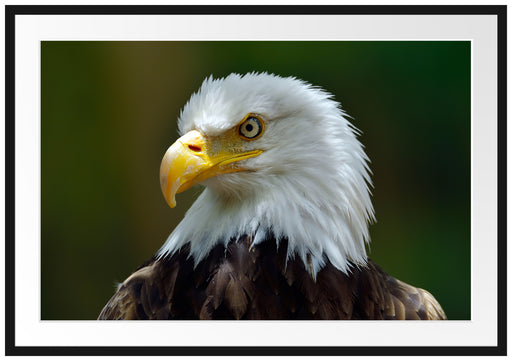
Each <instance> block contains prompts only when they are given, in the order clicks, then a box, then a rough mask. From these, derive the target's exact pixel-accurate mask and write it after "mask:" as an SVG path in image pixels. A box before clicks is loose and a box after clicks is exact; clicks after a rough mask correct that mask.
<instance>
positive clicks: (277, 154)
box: [159, 73, 373, 277]
mask: <svg viewBox="0 0 512 361" xmlns="http://www.w3.org/2000/svg"><path fill="white" fill-rule="evenodd" d="M179 130H180V133H181V135H182V137H181V138H180V139H178V140H177V141H176V142H175V143H174V144H173V145H172V146H171V147H170V148H169V150H168V151H167V153H166V154H165V156H164V159H163V161H162V166H161V170H160V176H161V178H160V180H161V186H162V191H163V193H164V196H165V198H166V199H167V201H168V203H169V205H170V206H171V207H174V205H175V201H174V195H175V194H176V193H178V192H181V191H184V190H186V189H188V188H189V187H191V186H192V185H195V184H198V183H202V184H203V185H205V186H206V188H205V190H204V191H203V193H202V194H201V195H200V196H199V198H198V199H197V200H196V202H195V203H194V204H193V205H192V207H191V208H190V209H189V211H188V212H187V214H186V215H185V218H184V219H183V221H182V222H181V223H180V224H179V225H178V226H177V227H176V229H175V230H174V232H173V233H172V234H171V235H170V236H169V238H168V240H167V242H166V243H165V244H164V246H163V247H162V249H161V250H160V252H159V255H160V256H166V255H169V254H171V253H172V252H174V251H175V250H177V249H179V248H180V247H182V246H183V245H185V244H186V243H188V242H190V245H191V256H193V257H194V260H195V262H196V264H197V263H198V262H199V261H200V260H202V259H203V258H204V257H205V256H206V255H208V253H209V251H210V250H211V248H212V247H213V246H214V245H216V244H218V243H219V242H223V243H226V244H227V243H228V242H229V241H230V240H233V238H235V239H236V238H238V237H241V236H244V235H249V236H251V237H252V239H253V243H254V244H258V243H259V242H262V241H263V240H265V239H266V238H267V237H268V235H269V234H272V235H273V236H274V237H275V239H276V240H277V242H279V240H281V239H283V238H286V239H287V240H288V257H300V258H301V259H302V260H303V261H304V264H305V265H306V267H307V268H308V269H309V271H310V273H311V274H312V275H313V277H315V276H316V273H317V272H318V271H319V270H320V269H321V268H322V267H323V266H324V265H325V261H326V259H328V260H329V261H330V262H331V263H332V264H333V265H334V266H335V267H337V268H338V269H340V270H342V271H343V272H348V270H349V266H350V263H355V264H362V263H364V262H365V261H366V250H365V243H366V242H369V233H368V223H369V221H371V220H372V219H373V207H372V203H371V200H370V192H369V185H370V179H369V169H368V166H367V162H368V158H367V156H366V154H365V153H364V151H363V148H362V146H361V144H360V143H359V141H358V140H357V138H356V135H357V133H358V131H357V129H355V128H354V127H353V126H352V125H351V124H350V123H349V122H348V120H347V116H346V114H345V113H344V112H343V111H342V110H341V108H340V105H339V103H337V102H336V101H334V100H332V96H331V95H330V94H329V93H327V92H326V91H324V90H322V89H320V88H317V87H314V86H312V85H310V84H308V83H306V82H304V81H301V80H298V79H296V78H292V77H289V78H282V77H279V76H276V75H271V74H266V73H249V74H246V75H243V76H242V75H239V74H231V75H229V76H227V77H226V78H222V79H212V78H211V77H210V78H208V79H206V80H205V81H204V83H203V84H202V86H201V88H200V89H199V91H197V92H196V93H195V94H193V95H192V97H191V98H190V100H189V102H188V103H187V104H186V105H185V107H184V109H183V111H182V112H181V115H180V119H179ZM308 259H309V260H308Z"/></svg>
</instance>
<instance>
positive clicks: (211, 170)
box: [160, 130, 262, 208]
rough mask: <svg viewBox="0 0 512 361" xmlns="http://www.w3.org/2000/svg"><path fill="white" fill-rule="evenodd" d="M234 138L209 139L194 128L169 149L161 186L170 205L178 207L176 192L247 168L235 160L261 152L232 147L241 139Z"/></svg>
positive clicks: (163, 163)
mask: <svg viewBox="0 0 512 361" xmlns="http://www.w3.org/2000/svg"><path fill="white" fill-rule="evenodd" d="M233 138H234V137H233V136H229V137H227V138H226V137H222V138H221V137H219V139H215V138H209V137H205V136H203V135H202V134H201V133H199V132H198V131H197V130H192V131H190V132H188V133H187V134H185V135H184V136H182V137H181V138H179V139H178V140H177V141H176V142H175V143H174V144H173V145H171V146H170V147H169V149H167V152H165V155H164V157H163V159H162V164H161V165H160V187H161V188H162V193H163V194H164V198H165V200H166V201H167V203H168V204H169V206H170V207H171V208H174V207H175V206H176V199H175V195H176V194H177V193H180V192H183V191H185V190H187V189H189V188H190V187H192V186H193V185H195V184H198V183H201V182H202V181H204V180H205V179H207V178H210V177H214V176H216V175H219V174H225V173H232V172H239V171H241V170H244V169H243V168H242V167H240V166H239V165H237V164H235V163H236V162H238V161H240V160H243V159H247V158H251V157H255V156H257V155H259V154H261V153H262V151H261V150H253V151H248V152H239V151H238V149H239V147H237V146H233V144H236V143H238V142H239V139H233Z"/></svg>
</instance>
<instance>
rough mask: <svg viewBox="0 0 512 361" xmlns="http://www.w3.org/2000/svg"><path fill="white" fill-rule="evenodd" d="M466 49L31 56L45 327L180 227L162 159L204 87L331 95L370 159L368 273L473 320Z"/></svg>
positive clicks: (47, 50)
mask: <svg viewBox="0 0 512 361" xmlns="http://www.w3.org/2000/svg"><path fill="white" fill-rule="evenodd" d="M470 52H471V48H470V42H464V41H457V42H452V41H418V42H409V41H400V42H387V41H382V42H374V41H368V42H367V41H357V42H201V41H197V42H53V41H52V42H43V43H42V45H41V59H42V64H41V80H42V81H41V110H42V120H41V141H42V146H41V162H42V172H41V173H42V174H41V194H42V203H41V204H42V205H41V207H42V209H41V221H42V224H41V250H42V252H41V257H42V259H41V261H42V263H41V264H42V266H41V268H42V269H41V317H42V319H44V320H46V319H52V320H53V319H63V320H82V319H95V318H96V317H97V315H98V313H99V312H100V310H101V308H102V307H103V305H104V304H105V303H106V302H107V300H108V299H109V298H110V297H111V295H112V294H113V292H114V285H115V283H116V282H121V281H123V280H124V279H125V278H126V277H127V276H128V275H129V274H130V273H131V272H132V271H133V270H134V269H135V268H136V267H137V266H138V265H139V264H141V263H142V262H144V261H145V260H146V259H148V258H149V257H151V255H152V254H154V253H155V252H156V251H157V250H158V248H159V247H160V246H161V245H162V244H163V242H164V241H165V239H166V237H167V236H168V234H169V233H170V232H171V231H172V230H173V228H174V227H175V226H176V225H177V224H178V222H179V221H180V219H181V218H182V217H183V214H184V212H185V211H186V210H187V209H188V207H189V206H190V204H191V203H192V202H193V199H194V198H195V197H196V196H197V194H198V193H199V189H195V190H190V191H188V192H185V193H184V194H180V195H178V198H177V202H178V206H177V208H175V209H172V210H171V209H170V208H169V207H168V206H167V205H166V203H165V201H164V199H163V197H162V196H161V194H160V186H159V180H158V172H159V166H160V161H161V157H162V156H163V154H164V152H165V150H166V149H167V147H168V146H170V145H171V144H172V143H173V141H174V140H175V139H176V138H177V132H176V128H175V126H176V120H177V117H178V115H179V111H180V108H181V107H182V106H183V105H184V104H185V103H186V101H187V99H188V97H189V96H190V95H191V93H192V92H193V91H195V90H196V89H197V88H198V87H199V86H200V84H201V82H202V80H203V79H204V78H205V77H206V76H209V75H210V74H212V75H213V76H214V77H222V76H226V75H228V74H229V73H232V72H239V73H246V72H250V71H266V72H270V73H276V74H279V75H282V76H296V77H298V78H301V79H304V80H306V81H308V82H310V83H312V84H315V85H318V86H321V87H323V88H325V89H326V90H328V91H329V92H331V93H333V94H334V95H335V98H336V100H338V101H340V102H341V104H342V106H343V108H344V109H345V110H346V111H347V112H348V114H350V115H351V116H352V117H354V119H353V123H354V125H355V126H356V127H357V128H359V129H360V130H361V131H362V132H363V134H362V136H361V137H360V140H361V142H362V143H363V144H364V145H365V147H366V151H367V153H368V155H369V157H370V159H371V168H372V171H373V177H372V178H373V183H374V189H373V200H374V205H375V209H376V217H377V220H378V222H377V223H376V224H374V225H372V226H371V235H372V244H371V247H370V255H371V257H372V258H373V259H374V260H375V261H376V262H377V263H378V264H379V265H381V266H382V267H383V268H384V269H385V270H386V271H387V272H388V273H390V274H391V275H393V276H396V277H398V278H399V279H401V280H403V281H405V282H408V283H410V284H413V285H415V286H419V287H422V288H425V289H427V290H429V291H430V292H432V293H433V294H434V295H435V296H436V297H437V298H438V300H439V301H440V303H441V304H442V306H443V307H444V309H445V311H446V313H447V315H448V317H449V318H450V319H470V299H471V297H470V281H471V280H470V274H471V269H470V266H471V264H470V236H471V234H470V164H471V159H470V144H471V143H470V141H471V139H470V137H471V134H470V128H471V127H470V108H471V104H470V100H471V91H470V85H471V74H470V71H471V62H470Z"/></svg>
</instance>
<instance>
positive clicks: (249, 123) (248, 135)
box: [238, 115, 263, 140]
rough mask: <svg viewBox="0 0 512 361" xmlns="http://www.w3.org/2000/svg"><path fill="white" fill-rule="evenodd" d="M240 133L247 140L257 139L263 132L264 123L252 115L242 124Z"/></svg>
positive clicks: (239, 128)
mask: <svg viewBox="0 0 512 361" xmlns="http://www.w3.org/2000/svg"><path fill="white" fill-rule="evenodd" d="M238 132H239V133H240V135H241V136H242V137H243V138H245V139H249V140H253V139H256V138H258V137H259V136H260V135H261V133H262V132H263V122H262V121H261V120H260V119H259V118H258V117H256V116H254V115H250V116H249V117H247V119H245V120H244V121H243V122H242V124H240V126H239V127H238Z"/></svg>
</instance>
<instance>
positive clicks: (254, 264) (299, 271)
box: [99, 239, 446, 320]
mask: <svg viewBox="0 0 512 361" xmlns="http://www.w3.org/2000/svg"><path fill="white" fill-rule="evenodd" d="M286 249H287V245H286V242H283V241H281V243H280V246H279V247H277V246H276V240H275V239H268V240H266V241H265V242H262V243H261V244H259V245H257V246H254V247H252V248H250V247H249V240H248V239H247V240H242V241H238V242H231V243H230V244H229V245H228V246H227V248H226V247H224V245H218V246H216V247H215V248H214V249H213V250H212V251H211V252H210V254H209V255H208V256H207V257H206V258H205V259H204V260H202V261H201V262H200V263H199V264H198V265H197V266H196V267H195V268H194V262H193V260H192V258H190V257H188V256H189V253H188V249H182V250H181V251H180V252H178V253H175V254H174V255H173V256H171V257H168V258H166V259H152V260H150V261H149V262H147V263H146V264H145V265H144V266H142V267H140V268H139V269H138V270H137V271H136V272H134V273H133V274H132V275H131V276H130V277H129V278H128V279H127V280H126V281H124V282H123V283H122V284H121V286H120V287H119V289H118V291H117V292H116V293H115V294H114V296H112V298H111V299H110V300H109V302H108V303H107V305H106V306H105V307H104V308H103V310H102V311H101V314H100V316H99V319H113V320H121V319H141V320H148V319H150V320H152V319H164V320H166V319H204V320H208V319H252V320H262V319H266V320H282V319H286V320H292V319H300V320H305V319H316V320H347V319H374V320H404V319H411V320H435V319H446V316H445V314H444V312H443V309H442V308H441V306H440V305H439V303H438V302H437V301H436V300H435V298H434V297H433V296H432V295H431V294H430V293H429V292H427V291H425V290H422V289H420V288H416V287H412V286H410V285H408V284H406V283H403V282H401V281H399V280H397V279H395V278H393V277H391V276H389V275H387V274H386V273H385V272H384V271H383V270H382V269H380V268H379V267H378V266H377V265H376V264H375V263H373V262H372V261H371V260H369V261H368V264H367V265H366V266H364V267H354V268H353V269H352V272H351V274H350V275H348V276H347V275H345V274H344V273H342V272H341V271H339V270H338V269H336V268H335V267H334V266H332V264H330V263H329V262H327V264H326V266H325V267H324V268H323V269H322V270H320V271H319V272H318V274H317V279H316V281H315V280H313V278H311V276H310V274H309V273H308V272H307V270H306V269H305V268H304V264H303V262H302V261H301V260H299V259H290V260H288V262H286Z"/></svg>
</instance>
